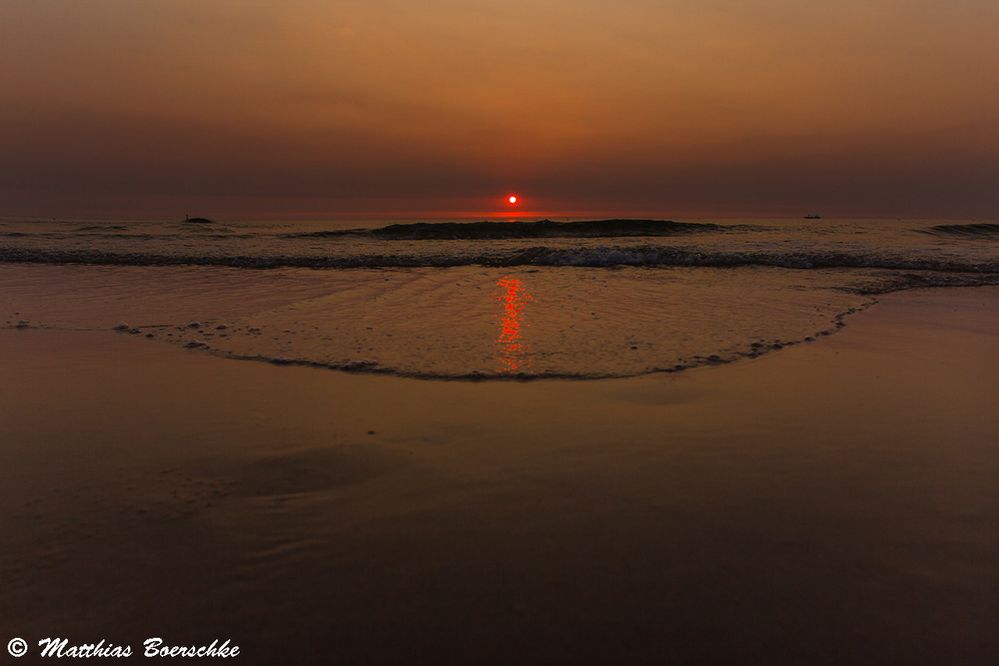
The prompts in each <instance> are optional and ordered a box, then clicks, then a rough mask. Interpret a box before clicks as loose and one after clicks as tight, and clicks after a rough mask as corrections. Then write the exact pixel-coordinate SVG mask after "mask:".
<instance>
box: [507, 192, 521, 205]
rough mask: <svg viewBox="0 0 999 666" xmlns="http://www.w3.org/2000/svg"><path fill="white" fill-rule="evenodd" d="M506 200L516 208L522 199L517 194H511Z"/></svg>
mask: <svg viewBox="0 0 999 666" xmlns="http://www.w3.org/2000/svg"><path fill="white" fill-rule="evenodd" d="M506 200H507V202H508V203H509V204H510V205H511V206H516V205H517V202H518V201H520V197H518V196H517V195H516V194H511V195H510V196H508V197H507V198H506Z"/></svg>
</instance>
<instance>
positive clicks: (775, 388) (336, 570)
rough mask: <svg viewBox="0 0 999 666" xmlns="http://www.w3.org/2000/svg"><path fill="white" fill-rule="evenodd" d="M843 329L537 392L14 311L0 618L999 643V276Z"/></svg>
mask: <svg viewBox="0 0 999 666" xmlns="http://www.w3.org/2000/svg"><path fill="white" fill-rule="evenodd" d="M852 323H853V325H851V326H848V327H846V328H844V329H843V330H842V331H840V332H839V334H837V335H835V336H827V337H825V338H823V339H822V340H821V342H819V343H817V344H811V345H797V346H795V347H793V348H790V349H784V350H781V351H782V352H783V353H781V354H766V355H763V356H761V357H759V358H756V359H750V360H747V361H746V362H743V363H732V364H727V365H723V366H718V367H701V368H697V369H694V370H691V371H689V372H683V373H674V374H660V375H646V376H642V377H636V378H629V379H606V380H601V381H594V382H574V381H570V382H567V381H557V380H552V381H545V382H528V383H524V382H488V381H487V382H427V381H425V380H414V379H405V378H397V377H389V376H371V375H364V374H353V373H330V372H314V371H312V370H311V369H308V368H296V367H280V368H278V367H273V366H272V365H269V364H262V363H227V362H226V360H227V359H221V358H217V357H213V356H211V355H206V354H189V353H185V352H186V351H187V350H183V349H179V348H175V347H172V346H171V345H150V344H146V343H147V342H148V341H146V340H139V339H134V338H132V337H131V336H126V337H125V338H121V337H118V336H112V335H110V331H106V332H105V331H100V332H63V331H44V330H27V331H13V330H3V331H0V337H2V338H4V344H2V345H0V358H2V360H3V362H4V367H5V369H7V371H8V380H7V382H4V383H3V384H0V404H4V405H5V414H4V417H5V418H4V419H3V421H2V422H0V441H3V442H5V443H6V444H5V445H4V446H3V447H2V448H0V456H2V459H0V463H2V464H3V465H4V469H5V470H6V472H7V482H6V484H5V485H4V487H3V488H2V489H0V496H2V498H3V501H4V502H5V503H6V505H7V506H9V507H13V510H11V511H8V512H5V513H4V514H3V516H2V518H0V520H2V521H3V529H0V550H2V552H4V553H5V556H4V558H2V561H0V567H2V568H0V575H2V576H3V579H4V580H5V582H7V583H8V584H7V585H6V586H5V587H6V592H5V593H4V594H3V595H0V618H2V619H3V620H4V626H6V627H8V628H9V629H8V631H9V633H10V634H11V636H23V637H24V638H26V639H27V640H28V641H29V644H32V645H33V644H34V643H32V640H34V641H37V640H39V639H41V638H43V637H44V636H69V637H71V641H72V642H73V643H74V644H75V643H82V642H85V641H92V642H96V641H97V640H100V639H102V638H106V639H107V640H108V641H110V642H115V643H118V644H122V643H129V642H131V643H133V644H135V643H136V642H139V641H140V640H141V639H142V638H144V637H146V636H162V637H163V638H164V640H165V641H166V642H167V644H180V645H186V644H197V645H201V644H209V643H210V642H211V641H212V640H213V639H216V638H221V639H224V638H231V639H232V642H233V644H238V645H239V646H240V650H241V656H244V658H246V659H249V660H251V661H252V662H254V663H256V662H258V661H260V662H273V661H274V660H277V659H283V660H285V661H287V660H293V661H296V662H298V663H319V662H328V661H329V660H334V661H337V660H340V661H344V662H349V663H376V664H377V663H386V664H388V663H400V662H402V661H406V660H407V659H412V658H413V655H420V656H421V657H422V658H426V659H434V660H438V661H442V662H454V663H476V662H477V663H512V662H518V663H542V662H551V661H559V660H561V661H570V660H575V661H593V660H596V661H604V662H613V661H615V660H618V661H620V660H626V661H629V663H652V662H661V661H662V660H663V659H674V660H677V661H679V662H681V663H689V662H691V661H697V660H700V661H711V662H716V663H718V662H741V663H745V662H746V661H776V660H783V661H792V662H797V663H846V662H856V661H875V660H884V661H890V662H892V663H941V662H942V661H951V662H960V663H973V662H983V661H984V662H987V661H989V660H990V659H995V658H997V657H999V639H997V638H996V634H995V632H994V626H993V625H994V617H995V612H996V600H997V599H999V595H997V592H999V574H997V573H996V570H995V567H994V566H993V564H994V562H995V561H996V560H997V559H999V537H997V536H996V533H995V531H994V529H993V526H994V525H995V523H996V520H997V519H999V497H997V496H996V494H995V491H994V479H993V478H992V477H993V475H992V470H994V469H997V465H999V416H997V415H996V414H995V410H994V409H993V408H992V405H991V403H992V400H991V398H992V396H994V392H995V387H996V386H997V385H999V384H997V382H999V360H997V358H996V355H995V353H994V349H995V343H996V341H997V334H996V331H999V289H997V288H996V287H984V288H975V289H953V290H941V289H934V290H926V291H907V292H901V293H899V294H892V295H891V296H890V297H885V298H883V299H882V301H881V303H880V304H879V307H877V308H870V309H868V310H866V311H864V312H862V313H859V314H858V315H857V318H856V319H855V320H854V322H852ZM889 389H890V390H889ZM167 572H168V573H167ZM844 636H849V639H848V640H844V638H843V637H844ZM319 637H323V638H322V640H323V641H324V643H323V645H324V647H322V648H319V647H317V640H318V639H319ZM528 645H529V646H531V647H530V651H528V648H526V647H525V646H528Z"/></svg>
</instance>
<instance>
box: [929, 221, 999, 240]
mask: <svg viewBox="0 0 999 666" xmlns="http://www.w3.org/2000/svg"><path fill="white" fill-rule="evenodd" d="M923 232H924V233H927V234H932V235H934V236H947V237H951V238H990V239H999V224H995V223H991V222H980V223H975V224H938V225H936V226H933V227H929V228H928V229H924V230H923Z"/></svg>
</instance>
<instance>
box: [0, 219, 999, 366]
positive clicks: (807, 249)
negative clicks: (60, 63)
mask: <svg viewBox="0 0 999 666" xmlns="http://www.w3.org/2000/svg"><path fill="white" fill-rule="evenodd" d="M986 284H999V224H994V223H989V222H981V221H963V222H955V221H943V220H838V219H819V220H812V219H754V220H730V219H726V220H704V219H685V220H678V221H665V220H597V221H584V220H571V219H564V220H556V221H547V220H546V221H522V222H513V221H487V222H467V221H466V222H460V221H455V220H427V221H423V222H414V221H411V220H401V221H398V220H397V221H393V220H363V221H355V220H338V221H307V222H302V221H295V222H235V221H226V222H212V223H195V222H187V221H148V220H136V221H122V220H39V219H24V218H22V219H13V218H6V219H2V220H0V308H2V310H0V316H2V317H3V321H4V322H5V325H6V326H7V327H15V328H48V329H73V330H81V329H94V330H111V329H116V330H118V331H119V332H121V333H122V334H125V335H135V336H143V337H145V338H148V339H149V340H150V341H151V342H153V341H159V342H165V343H170V344H174V345H180V346H183V347H186V348H189V349H191V350H192V351H195V352H201V353H204V352H208V353H212V354H216V355H221V356H227V357H231V358H237V359H254V360H262V361H269V362H272V363H278V364H296V365H308V366H316V367H325V368H331V369H340V370H347V371H355V372H370V373H387V374H395V375H400V376H407V377H419V378H427V379H463V380H489V379H520V380H530V379H543V378H578V379H590V378H606V377H629V376H636V375H642V374H648V373H654V372H679V371H682V370H685V369H688V368H692V367H697V366H703V365H711V364H721V363H727V362H731V361H735V360H738V359H742V358H747V357H756V356H760V355H762V354H765V353H769V352H773V351H775V350H779V349H782V348H785V347H788V346H793V345H797V344H807V343H812V342H815V341H817V340H819V339H820V338H822V337H823V336H826V335H829V334H832V333H835V331H836V330H838V329H839V328H841V327H842V326H844V325H845V324H846V322H847V321H848V318H849V316H850V315H851V314H853V313H855V312H858V311H860V310H862V309H865V308H867V307H870V306H871V305H873V304H875V303H876V302H877V296H878V295H879V294H884V293H887V292H891V291H897V290H901V289H908V288H913V287H937V286H939V287H945V286H976V285H986Z"/></svg>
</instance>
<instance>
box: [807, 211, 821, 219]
mask: <svg viewBox="0 0 999 666" xmlns="http://www.w3.org/2000/svg"><path fill="white" fill-rule="evenodd" d="M804 219H806V220H821V219H822V216H821V215H819V214H818V213H812V214H810V215H806V216H805V218H804Z"/></svg>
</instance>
